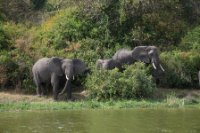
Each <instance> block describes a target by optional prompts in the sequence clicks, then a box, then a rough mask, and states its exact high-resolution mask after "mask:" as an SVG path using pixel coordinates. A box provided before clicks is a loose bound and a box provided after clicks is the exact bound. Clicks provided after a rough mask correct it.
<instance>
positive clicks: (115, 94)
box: [86, 63, 156, 100]
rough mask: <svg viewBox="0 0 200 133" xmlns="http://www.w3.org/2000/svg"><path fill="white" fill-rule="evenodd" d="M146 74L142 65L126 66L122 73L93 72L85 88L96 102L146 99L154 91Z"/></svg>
mask: <svg viewBox="0 0 200 133" xmlns="http://www.w3.org/2000/svg"><path fill="white" fill-rule="evenodd" d="M148 73H149V72H148V69H147V68H145V67H144V64H142V63H136V64H134V65H131V66H127V67H126V70H125V71H124V72H123V73H121V72H118V69H113V70H109V71H106V70H100V71H94V72H93V73H92V75H90V76H88V78H87V82H86V87H87V89H88V90H89V95H90V97H91V98H92V99H96V100H112V99H114V100H115V99H138V98H139V99H140V98H148V97H151V96H152V95H153V92H154V90H155V89H156V86H155V83H153V82H152V77H151V76H150V75H149V74H148Z"/></svg>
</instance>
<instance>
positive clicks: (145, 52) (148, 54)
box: [132, 46, 165, 71]
mask: <svg viewBox="0 0 200 133" xmlns="http://www.w3.org/2000/svg"><path fill="white" fill-rule="evenodd" d="M132 57H133V58H134V59H135V60H139V61H142V62H144V63H151V64H152V66H153V68H154V69H156V70H158V69H160V70H162V71H165V70H164V69H163V67H162V65H161V64H160V58H159V53H158V49H157V47H155V46H138V47H135V48H134V49H133V51H132Z"/></svg>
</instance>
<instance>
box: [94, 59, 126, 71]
mask: <svg viewBox="0 0 200 133" xmlns="http://www.w3.org/2000/svg"><path fill="white" fill-rule="evenodd" d="M96 68H97V69H105V70H112V69H114V68H118V69H119V70H120V71H122V70H123V68H122V66H121V64H120V63H119V62H117V61H115V60H113V59H98V60H97V62H96Z"/></svg>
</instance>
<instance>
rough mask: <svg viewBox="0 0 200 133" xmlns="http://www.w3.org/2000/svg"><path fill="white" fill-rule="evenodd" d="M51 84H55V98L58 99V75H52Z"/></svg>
mask: <svg viewBox="0 0 200 133" xmlns="http://www.w3.org/2000/svg"><path fill="white" fill-rule="evenodd" d="M51 85H52V86H53V99H54V100H55V101H57V100H58V90H59V78H58V76H56V75H52V77H51Z"/></svg>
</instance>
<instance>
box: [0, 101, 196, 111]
mask: <svg viewBox="0 0 200 133" xmlns="http://www.w3.org/2000/svg"><path fill="white" fill-rule="evenodd" d="M188 107H189V108H191V107H195V108H200V103H199V102H197V103H187V102H185V100H184V99H170V100H169V99H166V100H164V101H147V100H142V101H135V100H127V101H107V102H98V101H77V102H46V103H44V102H15V103H1V104H0V111H22V110H71V109H75V110H80V109H128V108H132V109H134V108H188Z"/></svg>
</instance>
